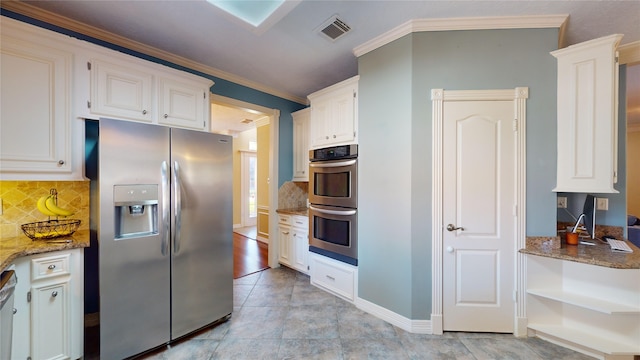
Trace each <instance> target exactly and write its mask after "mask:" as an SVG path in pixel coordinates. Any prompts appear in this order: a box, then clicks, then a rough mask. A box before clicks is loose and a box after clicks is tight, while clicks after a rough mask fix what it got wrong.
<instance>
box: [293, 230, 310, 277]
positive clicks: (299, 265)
mask: <svg viewBox="0 0 640 360" xmlns="http://www.w3.org/2000/svg"><path fill="white" fill-rule="evenodd" d="M292 243H293V247H294V253H295V257H294V258H293V264H292V266H293V267H294V268H295V269H296V270H298V271H301V272H303V273H305V274H307V273H308V272H309V268H308V265H309V260H308V257H309V233H308V231H304V230H302V229H294V232H293V237H292Z"/></svg>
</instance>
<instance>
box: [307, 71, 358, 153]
mask: <svg viewBox="0 0 640 360" xmlns="http://www.w3.org/2000/svg"><path fill="white" fill-rule="evenodd" d="M358 79H359V76H354V77H352V78H350V79H347V80H345V81H342V82H340V83H337V84H335V85H332V86H330V87H328V88H325V89H322V90H320V91H317V92H315V93H313V94H311V95H309V100H310V101H311V124H310V133H311V148H312V149H317V148H322V147H326V146H334V145H343V144H357V143H358V139H357V129H358V97H357V94H358Z"/></svg>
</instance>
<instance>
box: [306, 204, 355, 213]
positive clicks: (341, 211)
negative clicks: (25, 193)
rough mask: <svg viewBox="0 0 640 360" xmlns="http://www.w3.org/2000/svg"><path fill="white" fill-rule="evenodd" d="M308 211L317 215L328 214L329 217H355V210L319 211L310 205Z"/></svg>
mask: <svg viewBox="0 0 640 360" xmlns="http://www.w3.org/2000/svg"><path fill="white" fill-rule="evenodd" d="M309 209H311V210H314V211H317V212H319V213H323V214H329V215H355V214H356V211H355V210H325V209H319V208H317V207H315V206H313V205H310V206H309Z"/></svg>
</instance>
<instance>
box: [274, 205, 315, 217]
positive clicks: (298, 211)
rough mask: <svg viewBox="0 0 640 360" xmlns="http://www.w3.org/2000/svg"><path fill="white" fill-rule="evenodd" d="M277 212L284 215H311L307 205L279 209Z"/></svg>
mask: <svg viewBox="0 0 640 360" xmlns="http://www.w3.org/2000/svg"><path fill="white" fill-rule="evenodd" d="M276 212H277V213H278V214H283V215H298V216H309V209H307V208H306V207H305V208H295V209H277V210H276Z"/></svg>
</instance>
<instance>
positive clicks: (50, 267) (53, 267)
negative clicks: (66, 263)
mask: <svg viewBox="0 0 640 360" xmlns="http://www.w3.org/2000/svg"><path fill="white" fill-rule="evenodd" d="M55 268H56V266H55V265H53V264H51V265H49V266H47V269H49V270H53V269H55Z"/></svg>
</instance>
